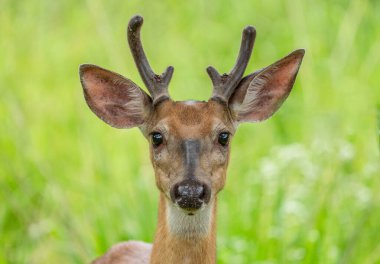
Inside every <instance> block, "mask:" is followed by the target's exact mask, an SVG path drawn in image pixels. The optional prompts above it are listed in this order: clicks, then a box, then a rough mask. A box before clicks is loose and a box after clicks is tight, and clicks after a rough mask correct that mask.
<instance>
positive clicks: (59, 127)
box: [0, 0, 380, 264]
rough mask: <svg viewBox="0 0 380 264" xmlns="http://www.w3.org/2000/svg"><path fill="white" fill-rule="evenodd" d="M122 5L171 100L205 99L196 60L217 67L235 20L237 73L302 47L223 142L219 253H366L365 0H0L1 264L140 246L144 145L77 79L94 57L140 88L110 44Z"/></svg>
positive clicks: (372, 176)
mask: <svg viewBox="0 0 380 264" xmlns="http://www.w3.org/2000/svg"><path fill="white" fill-rule="evenodd" d="M136 13H139V14H141V15H143V16H144V18H145V23H144V27H143V30H142V37H143V42H144V46H145V48H146V52H147V55H148V57H149V60H150V62H151V65H152V67H153V68H154V69H155V71H157V72H161V71H163V70H164V69H165V67H166V66H167V65H174V66H175V69H176V70H175V73H174V77H173V80H172V83H171V85H170V94H171V95H172V97H173V98H175V99H176V100H185V99H197V100H206V99H207V98H208V97H209V96H210V93H211V82H210V80H209V79H208V76H207V74H206V72H205V68H206V66H208V65H209V64H212V65H214V66H215V67H217V69H219V70H220V71H221V72H223V71H228V70H229V69H230V68H231V67H232V65H233V63H234V61H235V56H236V54H237V52H238V48H239V42H240V36H241V30H242V28H243V27H244V26H246V25H249V24H251V25H254V26H255V27H256V29H257V32H258V35H257V39H256V44H255V49H254V53H253V57H252V59H251V62H250V64H249V66H248V68H247V72H252V71H254V70H256V69H259V68H261V67H265V66H267V65H269V64H271V63H273V62H274V61H275V60H277V59H279V58H281V57H283V56H285V55H286V54H288V53H290V52H291V51H292V50H295V49H297V48H305V49H306V55H305V59H304V62H303V65H302V67H301V70H300V73H299V76H298V78H297V82H296V84H295V87H294V90H293V92H292V93H291V95H290V97H289V98H288V100H287V101H286V102H285V104H284V105H283V107H282V108H281V110H280V111H279V112H278V113H277V114H276V115H275V116H274V117H273V118H271V119H270V120H268V121H266V122H264V123H259V124H245V125H242V126H241V127H239V131H238V133H237V134H236V136H235V138H234V139H233V143H232V156H231V161H230V167H229V173H228V180H227V184H226V187H225V189H224V190H223V191H222V192H221V193H220V195H219V211H218V263H262V264H263V263H266V264H269V263H327V264H328V263H360V264H362V263H364V264H367V263H368V264H369V263H380V177H379V176H380V161H379V127H378V126H377V120H376V116H377V111H376V105H379V103H380V88H379V85H380V27H379V25H380V2H379V1H375V0H356V1H343V0H340V1H339V0H338V1H327V0H323V1H311V0H306V1H301V0H280V1H259V0H252V1H249V0H240V1H233V0H223V1H216V0H209V1H201V0H194V1H174V0H163V1H137V0H131V1H116V0H109V1H100V0H93V1H74V0H67V1H42V0H40V1H38V0H33V1H11V0H2V1H0V121H1V122H0V203H1V204H0V263H86V262H89V261H90V260H91V259H93V258H94V257H95V256H97V255H100V254H102V253H103V252H104V251H105V250H106V249H107V248H109V247H110V246H111V245H112V244H115V243H117V242H119V241H123V240H129V239H134V240H144V241H152V238H153V234H154V230H155V225H156V220H157V198H158V191H157V189H156V187H155V183H154V176H153V170H152V168H151V165H150V162H149V158H148V156H149V154H148V143H147V142H146V141H145V139H144V138H143V137H142V136H141V135H140V132H139V131H138V129H132V130H116V129H113V128H111V127H109V126H107V125H106V124H104V123H102V122H101V121H100V120H98V119H97V118H96V117H95V115H93V114H92V113H91V112H90V110H89V109H88V107H87V106H86V104H85V101H84V99H83V96H82V91H81V86H80V83H79V78H78V66H79V64H82V63H94V64H97V65H101V66H102V67H105V68H107V69H110V70H113V71H117V72H119V73H121V74H123V75H125V76H127V77H129V78H130V79H132V80H134V81H135V82H136V83H137V84H139V85H141V87H143V84H142V81H141V80H140V77H139V76H138V73H137V70H136V68H135V66H134V63H133V59H132V57H131V55H130V52H129V50H128V48H127V45H126V40H125V29H126V24H127V22H128V20H129V18H130V17H131V16H132V15H134V14H136ZM378 111H380V110H378ZM379 120H380V118H379ZM379 122H380V121H379Z"/></svg>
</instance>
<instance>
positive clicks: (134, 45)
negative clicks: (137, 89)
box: [127, 15, 174, 104]
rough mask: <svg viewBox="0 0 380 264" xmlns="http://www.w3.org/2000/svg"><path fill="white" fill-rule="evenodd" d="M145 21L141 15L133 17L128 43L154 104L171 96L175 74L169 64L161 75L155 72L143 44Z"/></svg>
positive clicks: (128, 32) (129, 25)
mask: <svg viewBox="0 0 380 264" xmlns="http://www.w3.org/2000/svg"><path fill="white" fill-rule="evenodd" d="M143 22H144V20H143V18H142V17H141V16H139V15H136V16H134V17H132V18H131V20H130V21H129V24H128V29H127V36H128V43H129V47H130V49H131V52H132V56H133V59H134V60H135V64H136V66H137V69H138V71H139V73H140V76H141V78H142V80H143V82H144V83H145V85H146V87H147V88H148V90H149V93H150V94H151V96H152V99H153V104H156V103H158V102H160V101H162V100H165V99H168V98H170V97H169V93H168V86H169V83H170V80H171V78H172V76H173V72H174V68H173V67H172V66H169V67H168V68H167V69H166V70H165V71H164V72H163V73H162V74H161V75H157V74H155V73H154V72H153V70H152V68H151V67H150V65H149V62H148V59H147V58H146V55H145V52H144V49H143V47H142V44H141V39H140V30H141V26H142V24H143Z"/></svg>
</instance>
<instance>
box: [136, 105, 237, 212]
mask: <svg viewBox="0 0 380 264" xmlns="http://www.w3.org/2000/svg"><path fill="white" fill-rule="evenodd" d="M143 132H144V134H145V136H146V137H147V138H148V140H149V142H150V153H151V160H152V164H153V167H154V170H155V174H156V183H157V187H158V188H159V190H160V191H161V192H163V193H164V194H165V196H166V197H167V199H168V200H170V201H171V202H172V203H174V204H175V205H177V206H178V207H180V208H182V209H184V210H187V211H193V210H197V209H199V208H201V207H202V206H204V205H206V204H207V203H209V201H210V200H213V197H214V196H215V195H216V194H217V193H218V191H219V190H221V189H222V188H223V186H224V183H225V178H226V169H227V164H228V158H229V151H230V140H231V137H232V135H233V134H234V132H235V127H234V124H233V120H232V116H231V113H230V112H229V110H228V108H226V107H224V106H223V105H221V104H220V103H217V102H215V101H213V100H210V101H209V102H196V101H187V102H173V101H170V100H166V101H164V102H162V103H161V104H160V105H159V106H158V107H157V108H156V111H155V112H154V114H153V116H152V117H151V119H150V122H148V124H147V125H146V126H145V127H144V128H143Z"/></svg>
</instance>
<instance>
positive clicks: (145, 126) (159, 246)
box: [80, 50, 304, 264]
mask: <svg viewBox="0 0 380 264" xmlns="http://www.w3.org/2000/svg"><path fill="white" fill-rule="evenodd" d="M303 54H304V51H303V50H298V51H295V52H293V53H292V54H290V55H289V56H287V57H285V58H284V59H282V60H280V61H278V62H276V63H275V64H273V65H271V66H269V67H267V68H265V69H263V70H261V71H259V72H257V73H255V74H252V75H249V76H247V77H246V78H243V79H242V81H241V82H240V84H239V85H238V86H237V88H236V89H235V93H234V94H232V96H231V98H230V101H229V103H228V104H227V103H225V102H223V101H216V99H215V98H214V100H213V99H210V100H209V101H208V102H195V101H188V102H175V101H172V100H170V99H167V100H164V101H160V102H159V103H158V102H157V101H156V104H154V103H153V102H154V100H152V98H151V97H149V96H148V95H147V94H146V93H145V92H144V91H143V90H141V89H140V88H139V87H137V85H135V84H134V83H133V82H132V81H130V80H128V79H126V78H124V77H122V76H121V75H118V74H115V73H113V72H110V71H107V70H104V69H102V68H100V67H97V66H94V65H83V66H81V68H80V74H81V82H82V85H83V89H84V94H85V98H86V101H87V103H88V105H89V107H90V108H91V109H92V111H93V112H94V113H95V114H96V115H97V116H99V117H100V118H101V119H102V120H104V121H105V122H106V123H108V124H110V125H112V126H114V127H118V128H122V127H126V128H129V127H139V128H140V130H141V131H142V133H143V134H144V136H145V137H146V138H147V139H148V141H149V142H150V143H152V142H151V141H152V133H160V134H161V135H162V136H163V142H162V144H159V145H157V146H153V144H150V158H151V162H152V164H153V167H154V171H155V176H156V177H155V178H156V185H157V187H158V189H159V190H160V203H159V214H158V224H157V230H156V235H155V239H154V243H153V247H152V246H151V245H148V244H145V243H142V242H126V243H121V244H118V245H116V246H114V247H112V248H111V249H110V250H109V251H108V252H107V253H106V254H105V255H104V256H103V257H101V258H99V259H97V260H96V261H94V262H93V264H121V263H132V264H142V263H148V262H150V263H153V264H158V263H169V264H170V263H175V264H176V263H185V264H193V263H194V264H195V263H197V264H198V263H199V264H203V263H204V264H211V263H215V262H216V234H215V229H216V226H215V223H216V210H217V198H216V197H217V194H218V192H219V191H220V190H222V189H223V187H224V184H225V180H226V171H227V166H228V160H229V152H230V147H229V144H228V145H223V144H220V143H219V142H218V136H219V135H220V134H221V133H225V132H227V133H229V135H230V140H231V139H232V136H233V135H234V133H235V130H236V127H237V125H238V124H239V123H240V122H255V121H261V120H263V119H266V118H268V117H270V116H271V115H272V114H273V113H274V112H275V111H276V110H277V109H278V108H279V107H280V105H281V104H282V102H283V101H284V100H285V99H286V97H287V96H288V94H289V93H290V91H291V88H292V86H293V83H294V80H295V77H296V75H297V72H298V69H299V66H300V64H301V61H302V57H303ZM153 99H154V98H153ZM156 99H157V98H156ZM184 142H196V143H197V148H196V149H197V150H196V151H193V152H192V155H188V156H186V155H187V154H186V155H184V154H185V153H190V151H188V150H184V148H183V147H182V146H183V145H184V144H183V143H184ZM190 156H191V157H192V158H191V159H190V160H191V161H194V162H192V163H191V164H196V165H192V168H191V177H192V178H191V179H192V180H193V181H196V182H197V184H198V186H206V187H207V189H208V190H210V193H209V194H208V196H207V197H208V198H210V199H207V201H206V200H205V199H204V200H202V207H200V208H199V207H198V208H196V209H194V207H193V209H194V210H192V209H191V208H190V209H189V210H188V209H187V207H182V208H186V209H182V208H180V207H179V206H178V203H177V201H176V200H175V199H173V196H172V194H173V190H176V189H175V188H174V187H175V186H178V184H179V183H183V182H184V181H185V180H188V179H187V178H186V177H187V175H188V174H189V171H190V170H188V171H187V169H188V168H187V167H186V166H185V164H186V162H187V160H186V157H190ZM204 189H206V188H204ZM199 197H200V196H199ZM199 197H198V198H199ZM203 197H204V196H203Z"/></svg>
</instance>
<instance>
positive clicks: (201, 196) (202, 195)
mask: <svg viewBox="0 0 380 264" xmlns="http://www.w3.org/2000/svg"><path fill="white" fill-rule="evenodd" d="M206 190H207V186H206V185H204V184H203V185H202V186H200V188H199V195H198V197H199V199H201V200H205V198H206Z"/></svg>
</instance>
